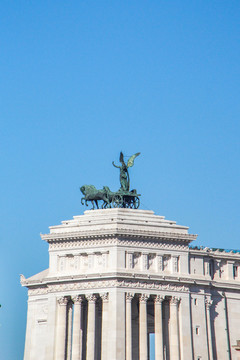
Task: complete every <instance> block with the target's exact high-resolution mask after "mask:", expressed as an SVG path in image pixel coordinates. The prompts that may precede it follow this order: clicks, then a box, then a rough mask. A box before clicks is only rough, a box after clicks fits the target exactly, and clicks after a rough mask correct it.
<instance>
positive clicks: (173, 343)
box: [170, 296, 180, 360]
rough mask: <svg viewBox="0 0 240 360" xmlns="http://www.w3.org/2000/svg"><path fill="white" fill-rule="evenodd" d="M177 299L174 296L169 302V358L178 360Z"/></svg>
mask: <svg viewBox="0 0 240 360" xmlns="http://www.w3.org/2000/svg"><path fill="white" fill-rule="evenodd" d="M179 300H180V299H179V298H176V297H175V296H173V297H172V299H171V300H170V325H171V327H170V358H171V359H174V360H180V346H179V345H180V343H179V325H178V304H179Z"/></svg>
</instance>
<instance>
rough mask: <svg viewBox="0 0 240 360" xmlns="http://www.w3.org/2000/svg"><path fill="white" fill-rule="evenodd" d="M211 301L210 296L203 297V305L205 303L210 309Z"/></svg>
mask: <svg viewBox="0 0 240 360" xmlns="http://www.w3.org/2000/svg"><path fill="white" fill-rule="evenodd" d="M212 303H213V301H212V300H211V298H208V297H206V298H205V305H206V308H207V310H210V307H211V305H212Z"/></svg>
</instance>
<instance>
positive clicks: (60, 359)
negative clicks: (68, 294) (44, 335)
mask: <svg viewBox="0 0 240 360" xmlns="http://www.w3.org/2000/svg"><path fill="white" fill-rule="evenodd" d="M67 303H68V299H67V298H65V297H61V298H60V299H58V304H59V305H58V321H57V333H56V352H55V359H56V360H65V354H66V325H67Z"/></svg>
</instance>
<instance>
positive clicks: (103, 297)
mask: <svg viewBox="0 0 240 360" xmlns="http://www.w3.org/2000/svg"><path fill="white" fill-rule="evenodd" d="M99 295H100V298H101V299H102V301H104V302H107V301H108V299H109V294H108V293H107V292H106V293H101V294H99Z"/></svg>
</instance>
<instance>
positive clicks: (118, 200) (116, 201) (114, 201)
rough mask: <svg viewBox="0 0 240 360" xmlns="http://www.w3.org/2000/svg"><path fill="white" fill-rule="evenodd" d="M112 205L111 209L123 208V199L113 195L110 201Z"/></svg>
mask: <svg viewBox="0 0 240 360" xmlns="http://www.w3.org/2000/svg"><path fill="white" fill-rule="evenodd" d="M112 204H113V207H115V208H117V207H123V198H122V196H121V195H118V194H117V195H114V197H113V199H112Z"/></svg>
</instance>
